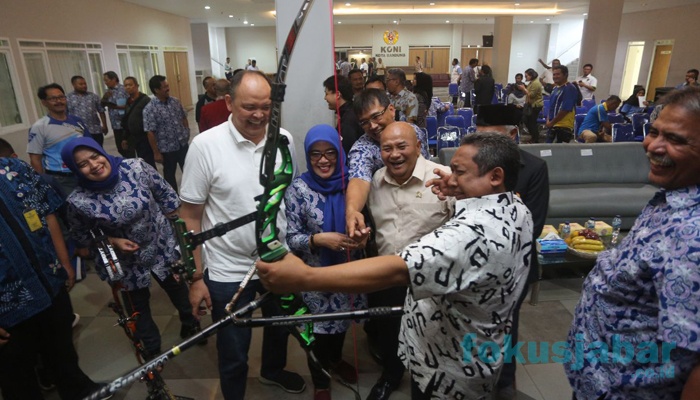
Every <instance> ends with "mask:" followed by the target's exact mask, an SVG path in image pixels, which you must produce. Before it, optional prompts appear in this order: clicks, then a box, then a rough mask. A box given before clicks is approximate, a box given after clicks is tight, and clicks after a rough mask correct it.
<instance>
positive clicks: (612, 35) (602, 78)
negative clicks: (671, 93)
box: [569, 0, 624, 100]
mask: <svg viewBox="0 0 700 400" xmlns="http://www.w3.org/2000/svg"><path fill="white" fill-rule="evenodd" d="M623 5H624V0H590V4H589V6H588V19H587V20H586V22H585V23H584V26H583V39H582V40H581V60H580V62H579V65H580V68H583V65H584V64H593V72H592V74H593V76H595V77H596V78H597V79H598V86H597V87H596V91H595V97H596V100H601V99H605V98H607V97H608V96H609V95H610V84H611V81H612V74H613V67H614V64H615V52H616V51H617V39H618V37H619V35H620V21H621V20H622V6H623ZM580 73H581V71H569V80H572V79H574V78H576V76H578V75H579V74H580Z"/></svg>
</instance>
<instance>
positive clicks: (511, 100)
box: [503, 73, 527, 109]
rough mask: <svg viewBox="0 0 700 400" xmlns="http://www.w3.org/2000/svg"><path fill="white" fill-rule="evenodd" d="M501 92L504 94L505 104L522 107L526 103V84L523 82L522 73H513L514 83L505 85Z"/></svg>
mask: <svg viewBox="0 0 700 400" xmlns="http://www.w3.org/2000/svg"><path fill="white" fill-rule="evenodd" d="M503 94H504V95H506V104H512V105H514V106H516V107H518V108H520V109H522V108H523V107H524V106H525V103H527V96H526V95H527V86H526V85H525V83H524V82H523V74H521V73H517V74H515V83H509V84H508V85H506V88H505V89H504V90H503Z"/></svg>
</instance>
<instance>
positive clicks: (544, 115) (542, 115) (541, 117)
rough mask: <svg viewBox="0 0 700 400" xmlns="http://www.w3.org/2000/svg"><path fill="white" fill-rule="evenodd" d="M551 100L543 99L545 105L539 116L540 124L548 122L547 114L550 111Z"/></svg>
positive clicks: (538, 121)
mask: <svg viewBox="0 0 700 400" xmlns="http://www.w3.org/2000/svg"><path fill="white" fill-rule="evenodd" d="M549 102H550V101H549V99H544V100H542V103H544V105H543V106H542V111H540V114H539V115H538V116H537V123H538V124H544V123H546V122H547V114H548V113H549Z"/></svg>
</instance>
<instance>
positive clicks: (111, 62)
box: [0, 0, 197, 159]
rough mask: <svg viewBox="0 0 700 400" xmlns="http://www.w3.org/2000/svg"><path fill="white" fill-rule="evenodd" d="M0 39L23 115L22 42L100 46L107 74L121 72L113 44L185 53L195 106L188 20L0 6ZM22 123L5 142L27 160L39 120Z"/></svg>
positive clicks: (120, 11)
mask: <svg viewBox="0 0 700 400" xmlns="http://www.w3.org/2000/svg"><path fill="white" fill-rule="evenodd" d="M0 37H6V38H9V39H10V46H11V50H12V58H13V61H14V66H15V68H16V70H17V72H18V75H19V85H18V87H16V88H15V89H16V90H17V89H18V90H19V91H20V92H21V94H22V97H23V100H24V101H23V102H24V108H25V109H26V110H32V106H31V101H32V98H33V96H34V95H35V94H34V93H31V89H30V87H29V81H28V79H27V76H26V73H25V72H24V65H23V61H22V56H21V53H20V51H19V45H18V40H20V39H33V40H51V41H75V42H98V43H101V44H102V54H103V56H104V59H103V68H104V70H105V71H109V70H114V71H119V62H118V59H117V52H116V45H117V44H147V45H158V46H183V47H187V48H188V49H189V51H188V62H189V69H190V72H191V74H192V76H191V79H190V82H191V85H190V86H191V95H192V99H193V100H195V101H196V93H197V92H196V81H195V79H194V69H195V68H194V56H193V52H192V33H191V29H190V22H189V20H188V19H187V18H183V17H178V16H175V15H172V14H167V13H163V12H160V11H156V10H153V9H150V8H145V7H140V6H137V5H134V4H131V3H127V2H124V1H119V0H100V1H94V0H63V1H61V2H56V1H50V0H32V1H31V2H26V1H3V2H2V11H1V12H0ZM162 67H163V66H162V65H161V68H162ZM161 71H162V69H161ZM142 88H144V86H142ZM66 89H70V88H66ZM23 117H24V118H25V120H26V121H27V122H28V124H27V125H26V126H22V127H20V128H18V129H17V130H16V131H13V132H8V133H6V134H5V135H3V138H4V139H6V140H8V141H9V142H10V143H11V144H12V145H13V147H15V150H17V152H18V153H19V154H20V156H21V157H22V158H24V159H26V153H25V149H26V143H27V137H26V135H27V129H28V128H29V125H31V123H32V122H34V121H35V120H36V119H37V118H38V116H37V115H28V114H25V115H24V116H23Z"/></svg>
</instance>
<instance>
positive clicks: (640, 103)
mask: <svg viewBox="0 0 700 400" xmlns="http://www.w3.org/2000/svg"><path fill="white" fill-rule="evenodd" d="M637 99H639V106H640V107H644V102H645V101H647V98H646V97H644V96H638V97H637Z"/></svg>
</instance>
